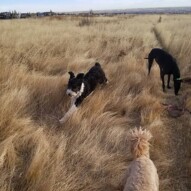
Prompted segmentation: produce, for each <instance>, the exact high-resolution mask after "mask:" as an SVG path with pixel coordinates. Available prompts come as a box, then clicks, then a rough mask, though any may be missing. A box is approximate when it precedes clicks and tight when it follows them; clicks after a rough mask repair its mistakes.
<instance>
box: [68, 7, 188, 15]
mask: <svg viewBox="0 0 191 191" xmlns="http://www.w3.org/2000/svg"><path fill="white" fill-rule="evenodd" d="M70 13H71V14H80V13H88V11H83V12H82V11H80V12H70ZM93 13H96V14H189V13H191V7H164V8H136V9H116V10H101V11H98V10H93Z"/></svg>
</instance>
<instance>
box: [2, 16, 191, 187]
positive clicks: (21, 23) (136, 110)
mask: <svg viewBox="0 0 191 191" xmlns="http://www.w3.org/2000/svg"><path fill="white" fill-rule="evenodd" d="M181 18H184V19H181ZM91 19H92V23H91V25H88V26H83V27H81V26H80V25H79V23H80V22H81V18H79V17H64V18H59V19H56V18H55V19H39V20H38V19H29V20H10V21H9V20H7V21H1V22H0V29H1V35H0V48H1V52H0V65H1V70H0V90H1V91H0V105H1V107H0V171H1V173H0V189H1V190H7V191H8V190H10V191H11V190H28V191H29V190H39V191H41V190H46V191H48V190H50V191H51V190H66V191H74V190H76V191H79V190H92V191H94V190H99V191H106V190H110V191H111V190H121V189H122V185H121V180H122V177H123V175H124V172H125V170H126V168H127V167H128V164H129V162H130V161H131V160H132V157H131V156H130V151H129V148H128V140H127V132H128V131H129V129H131V128H134V127H135V126H140V125H141V126H143V127H145V128H147V129H149V130H150V131H151V132H152V134H153V140H152V147H151V158H152V160H153V161H154V163H155V164H156V166H157V168H158V172H159V177H160V190H166V191H169V190H171V191H172V190H184V191H186V190H189V189H190V184H189V177H188V176H187V175H188V174H186V175H185V176H183V175H184V172H180V171H178V170H177V171H175V170H173V168H175V167H176V166H175V165H176V164H177V163H179V168H177V169H180V170H182V169H185V168H186V167H187V169H188V168H189V169H191V165H190V164H191V163H190V154H189V152H190V148H189V140H190V137H191V135H190V129H189V127H190V125H191V121H190V115H184V116H182V117H181V118H180V119H174V120H172V119H170V118H169V117H168V115H167V114H166V112H165V111H164V108H163V107H162V105H161V102H163V101H165V100H167V99H169V98H168V97H167V96H165V95H164V94H163V93H162V92H161V87H160V86H161V84H160V79H159V70H158V67H157V66H156V65H155V66H154V67H153V68H152V73H151V75H150V76H149V77H148V76H147V63H146V61H145V60H144V57H146V56H147V54H148V53H149V51H150V49H151V48H153V47H160V46H162V45H165V46H166V47H167V48H168V49H169V51H170V52H172V53H174V55H175V56H176V57H177V59H178V61H179V62H182V63H181V71H183V72H182V73H183V74H188V73H187V71H188V68H189V65H188V63H187V62H186V59H187V58H188V57H189V55H188V54H189V50H188V49H189V46H187V45H186V42H188V38H189V34H190V33H189V32H190V30H189V29H188V30H186V28H185V29H184V28H183V27H181V28H178V26H180V25H184V24H185V23H189V22H190V21H189V19H190V16H173V17H172V16H162V19H161V22H160V23H158V19H159V16H158V15H155V16H147V15H145V16H142V15H141V16H136V15H135V16H115V17H94V18H91ZM169 23H171V24H169ZM187 25H188V24H187ZM154 27H155V30H157V32H158V33H159V34H160V36H161V38H162V39H163V41H164V44H162V45H161V42H160V41H159V40H158V39H157V38H156V34H155V33H154V30H153V28H154ZM174 28H176V29H177V30H174ZM169 31H170V33H171V36H168V35H167V34H168V32H169ZM181 31H182V32H181ZM183 31H184V35H182V36H181V39H182V43H181V40H179V41H178V40H177V41H176V44H174V40H171V38H172V37H173V35H174V36H175V37H177V35H179V34H182V33H183ZM186 36H187V37H188V38H186ZM169 39H170V40H169ZM183 44H184V45H183ZM175 45H176V46H175ZM183 46H184V48H183ZM176 47H177V49H181V50H182V54H181V55H179V54H178V53H179V51H177V49H176ZM184 49H185V50H184ZM175 50H176V51H175ZM183 55H184V56H183ZM95 61H99V62H100V63H101V64H102V66H103V68H104V70H105V73H106V75H107V77H108V79H109V84H108V85H107V86H105V87H98V88H97V90H96V91H95V92H94V93H93V94H92V95H91V96H90V97H88V98H87V99H86V100H85V101H84V102H83V104H82V106H81V107H80V109H79V110H78V112H77V113H76V114H75V116H73V117H71V119H70V120H69V121H68V122H67V123H66V124H63V125H62V126H60V125H59V123H58V119H59V118H60V117H62V116H63V114H64V113H65V112H66V111H67V109H68V107H69V105H70V100H69V98H68V97H67V96H66V95H65V89H66V85H67V80H68V74H67V71H69V70H72V71H74V72H76V73H77V72H85V71H87V70H88V69H89V68H90V67H91V66H92V65H93V64H94V62H95ZM155 76H157V77H155ZM184 91H185V92H186V91H190V88H189V87H186V86H184V87H183V90H182V92H184ZM170 98H172V99H174V97H173V96H171V97H170ZM187 102H188V103H187V105H188V107H189V104H190V103H191V102H190V100H189V99H188V100H187ZM177 124H178V125H177ZM174 126H175V128H179V129H180V128H181V131H178V134H176V133H177V132H176V131H173V130H172V129H173V127H174ZM180 132H182V133H181V134H180ZM175 135H176V136H175ZM185 137H186V138H185ZM178 140H180V142H178ZM176 141H177V142H176ZM176 143H177V144H178V145H179V146H177V145H176ZM172 151H174V152H172ZM179 152H180V153H184V154H185V155H184V156H185V161H182V158H181V157H179V155H178V153H179ZM179 159H180V160H179ZM185 173H190V171H189V170H188V172H185ZM179 175H181V176H180V177H179Z"/></svg>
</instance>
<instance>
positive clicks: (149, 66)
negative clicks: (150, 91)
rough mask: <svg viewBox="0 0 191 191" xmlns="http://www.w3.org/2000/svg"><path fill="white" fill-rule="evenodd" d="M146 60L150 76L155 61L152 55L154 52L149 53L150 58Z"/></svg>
mask: <svg viewBox="0 0 191 191" xmlns="http://www.w3.org/2000/svg"><path fill="white" fill-rule="evenodd" d="M145 59H147V60H148V75H149V74H150V71H151V67H152V65H153V61H154V55H153V54H152V51H151V52H150V53H149V56H148V58H145Z"/></svg>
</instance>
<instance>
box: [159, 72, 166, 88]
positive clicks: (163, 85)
mask: <svg viewBox="0 0 191 191" xmlns="http://www.w3.org/2000/svg"><path fill="white" fill-rule="evenodd" d="M160 77H161V80H162V89H163V92H165V83H164V74H162V73H161V74H160Z"/></svg>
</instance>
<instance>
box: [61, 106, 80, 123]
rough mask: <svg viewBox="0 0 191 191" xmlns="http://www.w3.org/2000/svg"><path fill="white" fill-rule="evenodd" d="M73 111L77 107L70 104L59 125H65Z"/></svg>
mask: <svg viewBox="0 0 191 191" xmlns="http://www.w3.org/2000/svg"><path fill="white" fill-rule="evenodd" d="M75 111H77V107H76V104H75V103H73V104H71V107H70V109H69V110H68V111H67V113H66V114H65V115H64V117H62V119H60V120H59V122H60V123H61V124H63V123H65V122H66V121H67V120H68V119H69V118H70V116H71V115H72V114H73V113H74V112H75Z"/></svg>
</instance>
